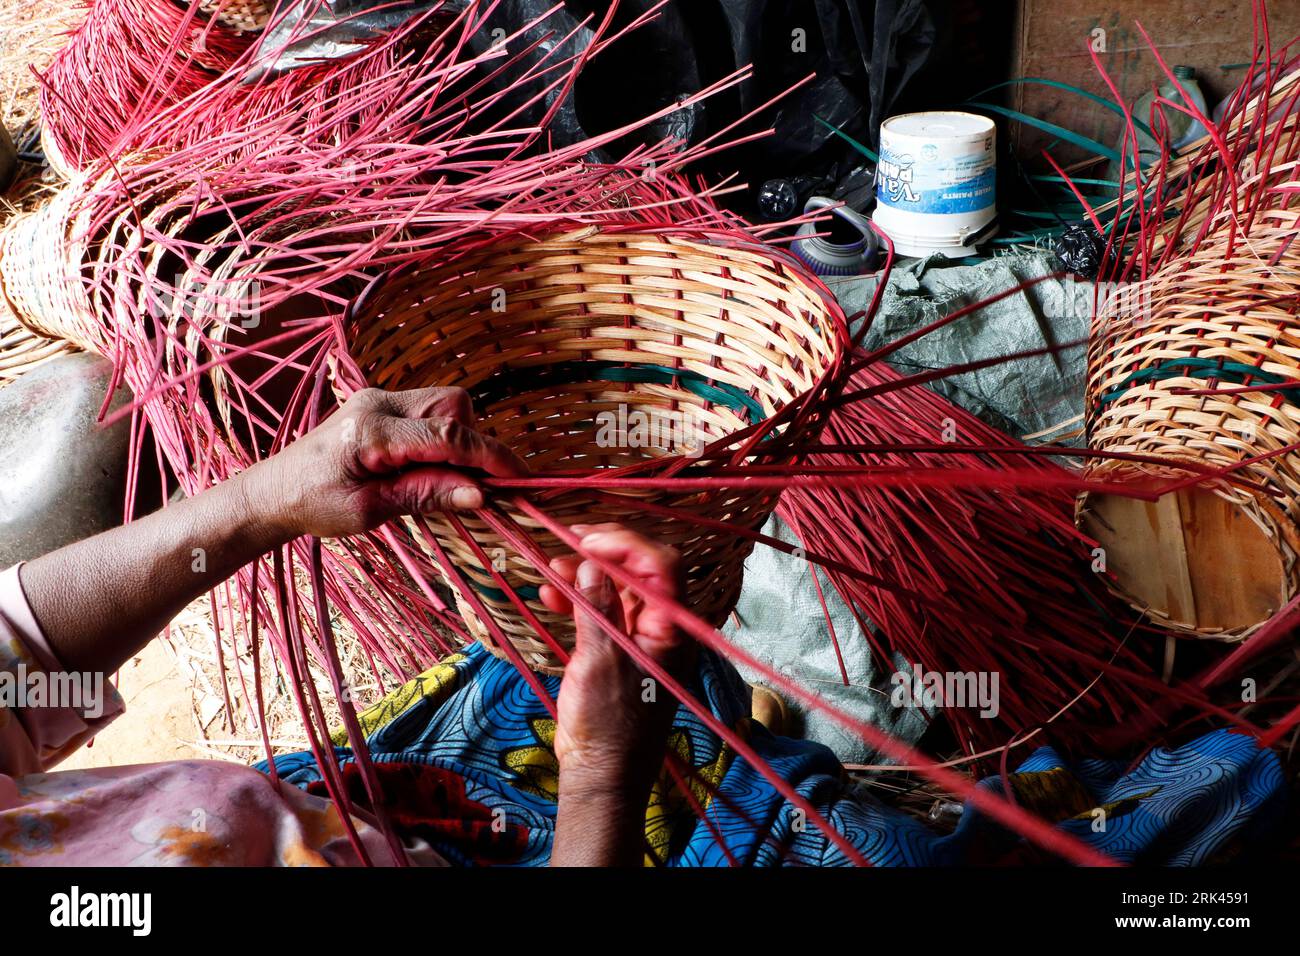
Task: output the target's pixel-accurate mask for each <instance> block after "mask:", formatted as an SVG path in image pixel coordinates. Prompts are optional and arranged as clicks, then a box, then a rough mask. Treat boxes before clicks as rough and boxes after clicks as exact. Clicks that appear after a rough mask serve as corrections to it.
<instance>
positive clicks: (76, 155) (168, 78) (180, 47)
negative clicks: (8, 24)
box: [41, 0, 267, 178]
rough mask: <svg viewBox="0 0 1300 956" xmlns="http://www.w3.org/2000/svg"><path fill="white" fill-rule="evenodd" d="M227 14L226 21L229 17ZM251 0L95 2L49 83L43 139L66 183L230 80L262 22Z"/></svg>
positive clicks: (47, 79) (43, 90)
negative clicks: (170, 110)
mask: <svg viewBox="0 0 1300 956" xmlns="http://www.w3.org/2000/svg"><path fill="white" fill-rule="evenodd" d="M227 12H229V14H230V15H229V16H227ZM266 16H267V11H265V10H258V9H257V8H256V7H250V6H249V2H248V0H215V2H208V0H204V2H202V3H200V0H194V2H192V3H189V4H187V5H183V4H177V3H175V2H173V0H88V8H87V11H86V18H85V20H84V21H83V22H82V24H81V25H80V26H79V27H78V28H77V29H76V30H74V31H73V33H72V35H71V37H70V38H69V40H68V44H67V46H65V47H64V48H63V49H62V50H60V51H59V53H58V54H57V55H56V56H55V57H54V60H53V61H52V62H51V63H50V67H49V69H48V70H46V72H45V73H44V75H43V83H42V87H41V120H42V124H43V128H42V133H41V139H42V143H43V145H44V149H45V156H46V158H47V159H48V160H49V163H50V165H51V166H52V167H54V169H55V170H57V171H58V172H59V173H60V174H62V175H63V176H64V177H65V178H68V177H71V176H72V174H73V173H74V172H76V171H77V170H81V169H84V168H85V167H86V166H87V164H89V163H90V162H92V161H93V160H95V159H98V158H99V157H101V156H106V155H109V154H111V153H112V152H114V151H115V150H116V148H117V147H118V144H119V142H120V140H121V138H122V135H123V132H124V131H126V130H128V129H130V128H131V127H133V126H137V125H139V124H141V123H145V122H148V121H149V120H151V119H152V118H153V117H155V116H157V115H158V114H159V113H161V112H162V111H163V110H164V109H166V108H167V107H168V106H170V105H172V104H175V103H178V102H180V101H181V100H183V99H185V98H186V97H188V96H190V95H191V94H193V93H194V92H196V91H198V90H201V89H202V88H204V87H205V86H207V85H208V84H210V83H212V82H213V81H214V80H216V79H217V78H218V77H220V76H221V75H223V74H224V73H225V72H226V71H227V70H228V69H229V68H230V67H231V65H232V64H234V63H235V61H236V60H238V59H239V58H240V56H241V55H243V54H244V53H245V52H246V51H247V50H248V49H249V47H250V45H251V44H252V42H253V39H254V37H255V36H256V33H254V32H243V30H242V29H240V28H238V27H236V26H235V25H234V24H240V26H241V27H243V26H246V27H254V26H257V25H260V24H261V23H264V22H265V17H266Z"/></svg>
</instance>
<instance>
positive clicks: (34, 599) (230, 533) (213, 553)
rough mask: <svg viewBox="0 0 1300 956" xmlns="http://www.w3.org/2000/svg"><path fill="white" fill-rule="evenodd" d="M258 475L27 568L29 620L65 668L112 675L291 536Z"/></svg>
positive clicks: (236, 480)
mask: <svg viewBox="0 0 1300 956" xmlns="http://www.w3.org/2000/svg"><path fill="white" fill-rule="evenodd" d="M259 468H262V466H257V467H255V468H252V469H250V470H249V471H247V472H245V473H244V474H242V475H240V476H237V477H235V478H232V479H230V480H228V481H225V482H222V483H221V484H220V485H218V486H216V487H214V488H211V489H209V490H207V491H205V492H203V493H202V494H200V495H196V496H195V497H193V498H189V499H187V500H184V501H181V502H178V503H176V504H172V505H168V506H167V507H165V508H163V509H161V510H159V511H156V512H154V513H153V514H151V515H148V516H146V517H144V518H141V519H140V520H138V521H133V522H131V523H130V524H128V525H124V526H122V527H119V528H114V529H112V530H110V531H106V532H104V533H103V534H99V535H96V536H95V537H93V538H87V539H86V540H84V541H79V542H77V543H75V544H71V545H68V546H67V547H64V548H60V549H59V550H57V551H54V552H51V553H50V554H47V555H43V556H42V557H39V558H36V559H35V560H33V561H29V562H28V563H27V564H25V565H24V566H23V568H22V571H21V574H20V577H21V581H22V586H23V591H24V593H25V594H26V596H27V601H28V603H29V604H30V605H31V609H32V613H33V614H34V615H35V617H36V620H37V622H38V623H39V624H40V625H41V629H42V631H43V632H44V634H45V637H46V640H48V641H49V644H50V647H51V649H52V650H53V651H54V653H55V655H56V656H57V657H58V658H59V660H60V661H61V662H62V663H63V665H64V666H65V667H66V668H68V669H69V670H75V671H89V672H95V671H103V672H111V671H114V670H116V669H117V668H118V667H120V666H121V665H122V664H123V663H124V662H125V661H127V660H128V659H129V658H130V657H131V656H132V655H133V654H135V653H136V652H137V651H139V650H140V648H141V647H143V646H144V645H145V644H146V643H148V642H149V641H150V640H151V639H152V638H153V637H154V636H156V635H157V634H159V633H160V632H161V631H162V630H163V628H164V627H166V625H167V623H168V622H169V621H170V620H171V619H172V617H174V616H175V615H176V614H177V613H178V612H179V611H180V610H181V609H182V608H184V607H185V605H187V604H188V603H190V602H191V601H193V600H194V599H195V598H197V597H198V596H199V595H201V594H203V593H204V592H205V591H207V590H209V589H211V588H212V587H214V586H216V585H217V584H219V583H220V582H222V581H224V580H225V579H226V578H228V577H230V575H232V574H234V573H235V571H237V570H238V569H239V568H241V567H243V566H244V565H245V564H248V563H249V562H250V561H252V560H254V559H255V558H257V557H259V556H261V555H263V554H265V553H267V552H268V551H270V550H272V549H273V548H276V547H278V546H279V545H281V544H283V543H285V542H286V541H288V540H290V539H291V538H292V537H293V533H292V531H291V529H289V528H287V527H286V526H285V525H284V523H283V521H282V520H280V519H279V518H278V517H277V516H276V514H275V512H274V510H273V509H269V508H266V507H264V498H265V496H264V495H260V494H257V493H254V492H253V489H254V487H255V486H256V483H257V482H258V481H259V479H260V478H261V477H262V473H261V472H259Z"/></svg>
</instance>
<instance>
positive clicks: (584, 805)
mask: <svg viewBox="0 0 1300 956" xmlns="http://www.w3.org/2000/svg"><path fill="white" fill-rule="evenodd" d="M661 759H662V758H661ZM643 777H644V774H643V773H641V772H640V768H638V770H637V771H636V772H620V771H617V770H615V771H611V772H595V771H592V770H590V769H588V768H586V767H581V768H571V769H570V770H569V771H568V772H567V773H566V772H565V768H564V767H563V766H561V767H560V780H559V793H558V799H557V806H556V813H555V842H554V843H553V844H552V847H551V866H642V865H643V863H644V861H645V851H646V842H645V818H646V805H647V804H648V803H649V801H650V789H651V788H650V784H649V783H648V782H646V781H645V780H643V779H642V778H643Z"/></svg>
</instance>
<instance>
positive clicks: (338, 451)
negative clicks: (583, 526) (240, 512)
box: [243, 388, 527, 538]
mask: <svg viewBox="0 0 1300 956" xmlns="http://www.w3.org/2000/svg"><path fill="white" fill-rule="evenodd" d="M476 472H477V473H480V474H483V473H486V474H488V475H495V476H497V477H509V476H515V475H522V474H525V473H526V472H527V467H526V466H525V465H524V463H523V462H522V461H520V460H519V459H518V458H517V457H516V456H515V454H514V453H513V452H511V451H510V449H508V448H506V446H505V445H503V444H501V443H500V442H499V441H497V440H496V439H494V438H491V437H489V436H487V435H484V434H482V433H481V432H479V431H477V430H476V429H475V427H474V410H473V408H472V406H471V403H470V398H469V393H468V392H466V391H465V390H464V389H461V388H421V389H413V390H411V391H402V392H386V391H381V390H380V389H376V388H368V389H366V390H364V391H361V392H358V393H357V394H355V395H353V396H352V397H351V398H350V399H348V401H347V402H346V403H345V404H344V405H343V407H342V408H340V409H339V410H338V411H337V412H336V413H335V414H334V415H332V416H331V417H330V418H328V419H327V420H326V421H325V422H323V423H322V424H321V425H320V426H318V427H317V428H315V429H313V430H312V431H311V432H309V433H308V434H306V435H304V436H303V437H302V438H300V439H299V440H298V441H296V442H294V443H293V444H291V445H289V446H288V447H287V448H285V449H284V450H283V451H281V452H280V453H279V454H277V455H275V456H273V457H271V458H269V459H267V460H266V461H264V462H262V463H260V464H259V465H257V466H256V467H254V468H251V469H249V470H248V471H247V472H245V473H244V476H243V477H244V478H245V480H246V484H245V493H246V494H247V495H248V497H249V498H250V499H251V504H252V505H253V508H254V510H255V511H256V512H258V513H261V514H269V515H271V516H272V520H274V521H275V522H276V523H277V524H278V525H279V526H280V527H282V528H284V529H285V530H286V531H287V533H288V534H290V535H301V534H312V535H316V536H317V537H321V538H331V537H340V536H342V535H348V534H359V533H361V532H364V531H369V530H371V529H372V528H375V527H377V526H378V525H380V524H382V523H383V522H385V521H387V520H389V519H391V518H395V517H398V516H399V515H404V514H429V513H432V512H435V511H472V510H474V509H476V508H481V507H482V506H483V490H482V488H481V487H480V486H479V484H478V482H477V481H476V480H475V478H474V474H475V473H476Z"/></svg>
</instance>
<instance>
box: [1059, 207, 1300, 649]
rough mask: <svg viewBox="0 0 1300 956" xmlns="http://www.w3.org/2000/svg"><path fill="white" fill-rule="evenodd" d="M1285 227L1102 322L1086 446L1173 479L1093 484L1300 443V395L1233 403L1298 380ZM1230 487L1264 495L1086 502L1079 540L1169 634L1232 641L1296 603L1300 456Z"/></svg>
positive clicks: (1164, 280) (1290, 219)
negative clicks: (1095, 546) (1161, 461)
mask: <svg viewBox="0 0 1300 956" xmlns="http://www.w3.org/2000/svg"><path fill="white" fill-rule="evenodd" d="M1278 213H1279V214H1278V215H1277V216H1275V217H1273V218H1272V219H1271V220H1270V219H1266V220H1265V221H1263V222H1261V223H1259V224H1257V225H1256V226H1255V228H1254V229H1253V230H1252V233H1251V239H1250V243H1249V245H1245V244H1242V243H1240V242H1238V246H1239V250H1240V251H1239V252H1237V253H1235V254H1230V253H1229V251H1228V248H1227V240H1226V239H1225V238H1218V239H1215V240H1214V241H1210V242H1207V243H1204V244H1202V245H1201V246H1200V247H1199V248H1198V249H1197V250H1196V252H1195V253H1194V254H1192V255H1189V256H1181V257H1178V258H1176V259H1174V260H1172V261H1171V262H1170V263H1169V264H1168V265H1167V266H1166V267H1165V268H1163V269H1161V270H1160V271H1158V272H1157V273H1156V274H1154V275H1153V276H1151V277H1150V278H1149V279H1148V280H1147V281H1145V282H1144V283H1142V284H1141V285H1140V286H1138V287H1136V290H1135V292H1136V294H1135V295H1133V296H1132V297H1130V298H1127V299H1126V303H1125V304H1124V305H1123V306H1121V307H1120V308H1118V309H1115V310H1111V311H1109V312H1108V313H1106V314H1103V315H1101V316H1099V318H1098V322H1097V325H1096V327H1095V329H1094V338H1093V342H1092V347H1091V352H1090V357H1089V381H1088V393H1087V409H1088V436H1089V437H1088V443H1089V446H1090V447H1092V448H1094V449H1101V450H1104V451H1118V452H1136V453H1141V454H1145V455H1154V456H1158V457H1160V458H1165V459H1168V460H1169V462H1170V466H1171V467H1170V468H1169V469H1167V470H1160V469H1153V468H1152V467H1150V466H1146V465H1143V466H1140V467H1139V466H1135V465H1132V464H1126V463H1122V462H1117V461H1113V460H1112V461H1106V462H1102V463H1094V464H1093V465H1092V466H1091V467H1090V469H1089V477H1091V478H1094V479H1105V480H1145V481H1147V482H1148V483H1149V482H1150V481H1151V480H1152V479H1153V478H1165V479H1171V478H1186V477H1188V474H1189V473H1188V472H1187V471H1186V470H1182V471H1180V470H1178V469H1177V465H1178V464H1179V463H1180V462H1190V463H1195V464H1200V465H1214V466H1223V465H1235V464H1237V463H1239V462H1242V461H1245V460H1247V459H1252V458H1255V457H1257V456H1261V455H1267V454H1269V453H1270V452H1278V451H1279V450H1281V449H1286V448H1288V447H1289V446H1294V445H1296V444H1297V443H1298V442H1300V390H1297V391H1294V392H1293V391H1290V390H1282V391H1258V392H1251V391H1241V390H1240V387H1241V386H1248V385H1251V384H1276V383H1279V382H1286V381H1291V380H1295V379H1297V378H1300V329H1298V328H1297V327H1296V320H1295V301H1296V296H1297V295H1300V272H1297V271H1296V270H1297V267H1300V255H1296V254H1295V253H1289V252H1288V251H1287V249H1288V246H1290V245H1291V244H1292V242H1291V240H1292V239H1293V238H1294V235H1295V226H1294V218H1295V213H1294V211H1292V212H1287V213H1285V214H1283V211H1282V210H1280V209H1279V210H1278ZM1275 254H1276V255H1277V256H1278V264H1277V265H1270V264H1269V260H1270V259H1271V258H1273V257H1274V255H1275ZM1207 388H1216V389H1223V390H1233V389H1237V390H1236V391H1227V393H1226V394H1204V391H1205V390H1206V389H1207ZM1198 390H1199V391H1200V392H1201V394H1188V392H1189V391H1198ZM1234 476H1235V477H1236V478H1239V479H1243V480H1245V481H1248V482H1255V483H1258V485H1260V486H1261V487H1262V489H1263V490H1260V491H1253V490H1250V489H1246V488H1243V487H1241V486H1240V484H1238V483H1233V484H1229V483H1227V482H1224V481H1218V482H1214V483H1210V484H1195V485H1191V486H1189V487H1185V488H1182V489H1181V490H1178V491H1176V492H1170V493H1167V494H1165V495H1163V496H1162V497H1160V498H1159V499H1158V500H1156V501H1154V502H1152V501H1142V500H1138V499H1135V498H1128V497H1124V496H1122V495H1109V494H1105V495H1095V494H1094V495H1087V496H1084V497H1083V498H1082V499H1081V500H1080V502H1079V512H1078V514H1079V520H1080V524H1081V527H1083V528H1084V530H1085V531H1087V532H1088V533H1089V534H1091V535H1092V536H1093V537H1094V538H1096V539H1097V540H1098V542H1099V543H1100V544H1101V545H1102V547H1103V548H1104V549H1105V551H1106V554H1107V562H1108V565H1109V570H1110V571H1112V572H1113V573H1114V575H1115V579H1116V580H1117V581H1118V583H1119V587H1120V589H1121V593H1122V594H1123V595H1124V596H1125V597H1127V598H1128V599H1129V601H1130V602H1131V603H1132V604H1133V605H1134V606H1136V607H1139V608H1141V609H1143V610H1146V611H1148V612H1149V613H1150V614H1151V616H1152V617H1153V618H1154V619H1156V620H1157V621H1159V622H1160V623H1163V624H1166V625H1167V626H1168V627H1170V628H1171V629H1173V630H1174V631H1178V632H1182V633H1186V634H1191V635H1194V636H1197V637H1209V638H1216V639H1219V640H1237V639H1240V638H1242V637H1245V636H1246V635H1248V634H1249V633H1250V632H1251V631H1252V630H1254V629H1255V628H1256V627H1257V626H1259V625H1260V624H1261V623H1263V622H1264V621H1266V620H1267V619H1268V618H1269V617H1270V616H1271V615H1272V614H1273V613H1274V612H1275V611H1277V610H1278V609H1279V608H1281V607H1282V606H1283V605H1284V604H1285V603H1286V602H1287V601H1288V600H1290V599H1291V598H1292V597H1293V596H1294V595H1295V594H1296V593H1297V590H1298V589H1300V564H1298V563H1297V560H1296V559H1297V555H1298V554H1300V531H1298V530H1297V523H1298V522H1300V455H1297V454H1296V452H1294V451H1287V452H1284V453H1282V454H1275V455H1273V456H1272V457H1270V458H1267V459H1266V460H1263V461H1257V462H1254V463H1252V464H1249V465H1244V466H1243V467H1241V468H1240V469H1238V470H1237V471H1236V472H1234Z"/></svg>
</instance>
